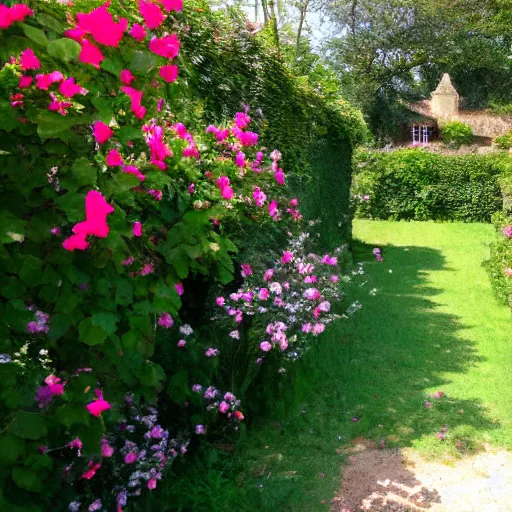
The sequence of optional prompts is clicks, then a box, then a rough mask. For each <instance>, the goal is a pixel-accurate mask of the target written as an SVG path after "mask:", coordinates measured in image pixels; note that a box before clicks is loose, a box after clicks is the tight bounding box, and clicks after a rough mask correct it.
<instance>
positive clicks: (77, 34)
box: [64, 27, 87, 43]
mask: <svg viewBox="0 0 512 512" xmlns="http://www.w3.org/2000/svg"><path fill="white" fill-rule="evenodd" d="M64 35H65V36H66V37H69V38H70V39H73V40H74V41H76V42H77V43H81V42H82V39H84V38H85V36H86V35H87V32H86V31H85V30H82V29H81V28H79V27H75V28H71V29H69V30H66V32H64Z"/></svg>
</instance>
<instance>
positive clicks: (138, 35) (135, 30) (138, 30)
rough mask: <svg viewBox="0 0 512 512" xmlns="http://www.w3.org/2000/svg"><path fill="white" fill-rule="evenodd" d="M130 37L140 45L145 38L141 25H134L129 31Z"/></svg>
mask: <svg viewBox="0 0 512 512" xmlns="http://www.w3.org/2000/svg"><path fill="white" fill-rule="evenodd" d="M130 35H131V36H132V37H133V38H134V39H136V40H137V41H139V43H141V42H142V41H144V39H145V38H146V30H145V28H144V27H143V26H142V25H139V24H138V23H134V24H133V25H132V28H131V29H130Z"/></svg>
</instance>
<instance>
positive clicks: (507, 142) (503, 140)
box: [492, 130, 512, 149]
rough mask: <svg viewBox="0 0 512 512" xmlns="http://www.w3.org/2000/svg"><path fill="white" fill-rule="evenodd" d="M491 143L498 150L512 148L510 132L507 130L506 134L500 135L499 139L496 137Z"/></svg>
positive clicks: (511, 134) (511, 131) (511, 132)
mask: <svg viewBox="0 0 512 512" xmlns="http://www.w3.org/2000/svg"><path fill="white" fill-rule="evenodd" d="M492 142H493V144H494V145H495V146H496V147H498V148H499V149H510V148H512V130H509V131H508V132H507V133H505V134H503V135H501V136H500V137H496V138H495V139H494V140H493V141H492Z"/></svg>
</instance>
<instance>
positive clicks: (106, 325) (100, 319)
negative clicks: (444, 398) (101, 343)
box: [91, 313, 119, 334]
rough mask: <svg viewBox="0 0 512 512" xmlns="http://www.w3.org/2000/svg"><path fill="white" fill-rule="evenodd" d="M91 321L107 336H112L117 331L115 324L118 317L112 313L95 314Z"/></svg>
mask: <svg viewBox="0 0 512 512" xmlns="http://www.w3.org/2000/svg"><path fill="white" fill-rule="evenodd" d="M91 321H92V325H94V326H95V327H101V328H102V329H103V330H104V331H105V332H107V333H108V334H114V333H115V332H116V331H117V327H116V323H117V322H118V321H119V317H118V316H117V315H114V314H113V313H95V314H94V315H92V317H91Z"/></svg>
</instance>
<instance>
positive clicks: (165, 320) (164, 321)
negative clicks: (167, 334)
mask: <svg viewBox="0 0 512 512" xmlns="http://www.w3.org/2000/svg"><path fill="white" fill-rule="evenodd" d="M158 325H160V326H162V327H165V328H166V329H169V328H170V327H172V326H173V325H174V320H173V319H172V316H171V315H170V314H169V313H167V312H165V313H162V314H161V315H160V318H159V319H158Z"/></svg>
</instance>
